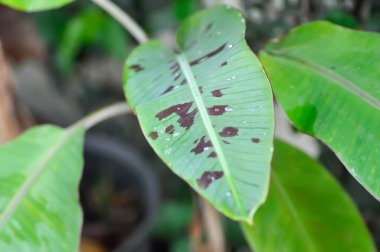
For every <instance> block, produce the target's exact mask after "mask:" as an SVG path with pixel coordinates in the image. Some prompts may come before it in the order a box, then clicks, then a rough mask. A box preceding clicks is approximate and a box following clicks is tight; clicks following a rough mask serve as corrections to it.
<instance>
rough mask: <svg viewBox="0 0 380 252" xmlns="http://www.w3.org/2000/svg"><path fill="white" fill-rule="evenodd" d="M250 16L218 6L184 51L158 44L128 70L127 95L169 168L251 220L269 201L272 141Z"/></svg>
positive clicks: (189, 33)
mask: <svg viewBox="0 0 380 252" xmlns="http://www.w3.org/2000/svg"><path fill="white" fill-rule="evenodd" d="M244 35H245V22H244V18H243V17H242V15H241V14H240V12H238V11H237V10H235V9H233V8H230V7H228V6H218V7H215V8H212V9H209V10H205V11H201V12H199V13H197V14H195V15H193V16H191V17H190V18H188V19H186V20H185V21H184V23H183V24H182V25H181V27H180V28H179V32H178V34H177V42H178V47H179V52H178V53H173V52H172V51H170V50H169V49H167V48H166V47H165V46H164V45H163V44H162V43H160V42H158V41H150V42H148V43H145V44H143V45H142V46H139V47H138V48H137V49H135V50H134V51H133V52H132V54H131V55H130V56H129V58H128V60H127V62H126V65H125V94H126V97H127V100H128V102H129V104H130V106H131V108H132V109H133V110H135V112H136V113H137V116H138V119H139V121H140V124H141V127H142V129H143V132H144V134H145V136H146V138H147V139H148V141H149V143H150V144H151V145H152V147H153V148H154V150H155V151H156V152H157V154H158V155H159V156H160V157H161V158H162V159H163V160H164V161H165V162H166V163H167V165H168V166H169V167H170V168H171V169H172V170H173V171H174V172H175V173H176V174H178V175H179V176H180V177H182V178H183V179H184V180H185V181H187V182H188V183H189V184H190V185H191V186H192V187H193V188H194V189H195V190H196V191H197V192H199V193H200V194H201V195H202V196H204V197H205V198H206V199H207V200H208V201H209V202H211V203H212V204H213V205H214V206H215V207H216V208H217V209H218V210H220V211H221V212H223V213H224V214H225V215H227V216H228V217H230V218H232V219H235V220H245V221H251V220H252V216H253V214H254V212H255V210H256V209H257V207H258V206H259V205H261V204H262V203H263V202H264V200H265V198H266V195H267V191H268V183H269V174H270V160H271V156H272V141H273V128H274V125H273V124H274V119H273V98H272V93H271V88H270V84H269V82H268V79H267V77H266V75H265V72H264V70H263V68H262V66H261V65H260V63H259V61H258V60H257V58H256V57H255V56H254V54H253V53H252V52H251V50H250V49H249V48H248V46H247V44H246V42H245V39H244Z"/></svg>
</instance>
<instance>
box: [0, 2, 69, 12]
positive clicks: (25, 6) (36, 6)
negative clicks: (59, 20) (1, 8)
mask: <svg viewBox="0 0 380 252" xmlns="http://www.w3.org/2000/svg"><path fill="white" fill-rule="evenodd" d="M73 1H74V0H0V3H2V4H5V5H8V6H10V7H12V8H14V9H17V10H22V11H42V10H48V9H55V8H59V7H61V6H63V5H66V4H68V3H71V2H73Z"/></svg>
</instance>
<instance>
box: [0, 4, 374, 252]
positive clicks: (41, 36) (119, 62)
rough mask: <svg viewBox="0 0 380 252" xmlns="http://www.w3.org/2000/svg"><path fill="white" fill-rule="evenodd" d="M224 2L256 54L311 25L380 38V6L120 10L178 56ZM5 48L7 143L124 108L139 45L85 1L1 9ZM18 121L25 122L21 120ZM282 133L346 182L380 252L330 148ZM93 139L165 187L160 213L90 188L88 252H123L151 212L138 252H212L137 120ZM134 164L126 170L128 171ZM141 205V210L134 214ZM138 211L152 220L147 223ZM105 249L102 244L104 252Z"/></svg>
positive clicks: (108, 126) (100, 130) (368, 199)
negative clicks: (109, 143)
mask: <svg viewBox="0 0 380 252" xmlns="http://www.w3.org/2000/svg"><path fill="white" fill-rule="evenodd" d="M222 2H223V3H228V4H231V5H233V6H235V7H237V8H239V9H241V11H242V12H243V13H244V14H245V16H246V18H247V24H248V29H247V40H248V43H249V45H250V46H251V48H252V49H253V50H254V51H256V52H257V51H258V50H259V49H261V48H262V47H263V46H264V45H265V44H266V43H267V42H268V41H269V40H270V39H273V38H276V37H278V36H281V35H283V34H284V33H286V32H288V31H289V30H290V29H291V28H292V27H295V26H297V25H299V24H301V23H305V22H308V21H311V20H319V19H322V20H328V21H330V22H333V23H336V24H339V25H342V26H345V27H349V28H353V29H360V30H367V31H373V32H380V0H234V1H232V0H230V1H228V0H225V1H222V0H203V1H201V0H171V1H169V0H117V1H115V3H117V4H118V5H119V6H121V7H122V8H123V9H124V10H126V11H127V12H128V13H129V14H131V16H132V17H133V18H134V19H135V20H136V21H137V22H138V23H139V24H140V25H141V26H143V27H144V28H145V29H146V31H147V32H148V33H149V34H150V35H151V36H152V37H154V38H157V39H159V40H161V41H164V42H165V43H166V44H167V45H168V46H169V47H171V48H175V30H176V28H177V27H178V25H179V24H180V23H181V22H182V20H184V18H186V17H187V16H189V15H190V14H192V13H194V12H196V11H197V10H200V9H202V8H204V7H208V6H212V5H215V4H218V3H222ZM0 40H1V45H2V49H3V52H4V57H1V59H0V73H1V75H0V90H1V93H0V97H1V98H0V104H1V105H0V112H1V113H0V117H1V118H0V124H1V125H0V126H1V127H0V129H1V130H0V136H1V137H0V140H1V141H2V142H1V143H5V142H6V141H8V140H9V139H11V138H13V137H14V136H16V135H17V134H18V133H19V132H21V131H22V130H23V129H25V128H27V127H29V126H31V125H33V124H35V123H54V124H58V125H61V126H67V125H69V124H71V123H73V122H75V121H76V120H78V119H79V118H81V117H82V116H83V115H85V114H87V113H88V112H90V111H92V110H94V109H96V108H99V107H101V106H102V105H105V104H108V103H110V102H112V101H119V100H122V99H123V98H124V95H123V91H122V85H121V83H122V69H123V61H124V59H125V58H126V56H127V55H128V53H129V52H130V51H131V50H132V49H133V48H134V47H135V46H136V45H137V43H136V42H135V41H134V40H133V39H132V38H131V37H130V36H129V35H128V33H127V32H126V31H124V29H123V28H122V27H121V26H120V25H119V24H118V23H117V22H116V21H114V20H113V19H112V18H111V17H110V16H109V15H108V14H106V13H104V12H103V11H102V10H100V9H99V8H98V7H97V6H95V5H93V4H92V3H91V2H90V1H79V0H78V1H76V2H75V3H73V4H70V5H68V6H66V7H64V8H61V9H57V10H54V11H48V12H38V13H33V14H23V13H19V12H16V11H14V10H11V9H8V8H6V7H4V6H0ZM36 97H38V99H35V98H36ZM15 111H16V112H17V113H13V112H15ZM280 115H281V114H280ZM278 124H279V125H278V127H277V132H276V134H277V136H278V137H280V138H286V140H288V141H290V142H292V143H293V144H295V145H297V146H300V147H301V148H302V149H304V150H305V151H306V152H307V153H309V155H312V156H314V157H316V158H319V159H320V161H321V162H322V163H323V164H324V165H325V166H326V167H327V168H328V169H329V170H330V172H331V173H332V174H333V175H334V176H336V177H337V178H338V179H339V180H340V182H341V183H342V184H343V186H344V187H345V188H346V190H347V191H348V192H349V194H350V195H351V196H352V197H353V199H354V200H355V202H356V204H357V206H358V208H359V209H360V211H361V213H362V215H363V217H364V219H365V221H366V223H367V225H368V226H369V229H370V231H371V232H372V235H373V237H374V238H375V240H376V242H377V245H378V246H380V206H379V204H378V202H377V201H376V200H375V199H373V198H372V196H370V195H369V194H368V193H367V192H366V191H365V190H364V189H363V188H362V187H361V186H360V185H359V184H358V183H357V182H356V181H355V180H354V179H353V178H352V177H351V176H350V175H349V174H348V172H347V171H346V169H344V167H343V165H342V164H341V163H340V161H339V160H338V159H337V158H336V156H335V155H334V153H333V152H331V151H330V150H329V149H328V148H327V147H325V146H324V145H323V144H321V143H320V142H317V141H316V140H312V139H311V138H308V137H306V136H304V135H302V134H301V133H299V132H296V130H295V129H294V128H292V127H291V126H290V125H289V124H288V123H287V120H286V118H285V117H284V116H280V117H279V119H278ZM7 129H8V130H7ZM9 129H12V130H9ZM14 129H18V130H14ZM91 133H92V134H95V135H102V136H106V138H107V139H111V140H112V139H114V140H115V139H117V140H118V141H117V142H119V143H124V145H128V146H129V147H128V148H132V149H133V152H136V155H135V156H137V157H138V158H139V159H140V160H142V162H144V169H146V170H147V171H148V173H149V174H150V175H149V176H151V177H153V178H156V181H158V186H157V187H156V188H150V189H147V190H154V191H157V192H159V193H158V194H157V196H155V197H156V198H157V200H158V197H159V201H160V204H159V207H158V205H157V204H155V203H154V204H153V203H152V204H151V203H147V205H144V204H145V203H144V202H142V201H141V197H139V195H140V194H139V193H140V191H139V190H140V189H138V190H137V189H133V187H132V189H131V188H130V187H127V189H125V190H124V189H120V188H119V187H117V186H115V183H116V182H115V181H116V180H115V177H117V176H118V175H115V174H116V173H112V174H111V173H107V172H106V175H103V176H101V177H100V179H98V180H95V181H97V182H96V183H95V182H94V183H92V184H91V183H90V184H84V185H86V186H82V187H83V188H82V189H83V190H82V191H83V192H82V191H81V193H82V201H83V200H87V202H82V204H84V205H85V204H89V205H91V207H90V208H86V207H85V208H84V211H85V226H84V232H83V243H82V250H83V251H88V252H90V251H111V250H112V249H115V248H117V247H118V246H120V244H121V243H123V240H128V239H129V238H130V236H131V233H133V232H135V230H136V229H137V227H138V226H139V225H138V223H139V222H141V221H142V219H144V218H147V217H146V216H148V214H146V213H148V212H149V211H146V210H144V209H142V208H144V207H146V206H148V207H151V206H153V207H154V208H157V209H154V211H152V213H150V214H151V215H156V218H155V219H156V221H155V224H154V226H153V227H152V228H151V225H147V227H146V229H147V230H146V235H145V234H144V235H143V236H144V239H147V240H144V244H139V246H140V245H144V246H142V247H140V250H138V251H144V250H145V251H172V252H177V251H189V250H190V247H192V248H194V251H207V246H206V247H205V246H204V245H202V243H203V241H204V236H205V233H207V232H206V231H205V227H204V222H203V221H202V219H204V218H207V217H205V216H203V215H204V213H205V211H202V206H201V205H202V204H199V202H198V200H197V198H196V197H195V196H194V193H193V192H192V191H191V190H190V189H189V188H188V186H187V185H186V184H185V183H184V182H182V181H181V180H180V179H179V178H177V177H176V176H175V175H173V174H172V173H171V172H170V170H168V169H167V168H165V165H164V164H163V163H162V162H161V161H160V160H159V159H158V158H157V157H156V155H155V154H154V152H153V151H152V149H151V148H150V147H149V145H148V143H147V142H146V141H145V139H144V137H143V135H142V133H141V130H140V128H139V126H138V122H137V120H136V118H135V117H134V116H132V115H130V116H126V117H123V118H117V119H114V120H112V121H110V122H107V123H105V124H101V125H99V126H96V127H95V128H94V129H92V130H91ZM289 134H290V135H291V137H289ZM90 149H91V148H90ZM90 156H91V155H90ZM105 158H107V157H105ZM108 158H109V157H108ZM93 159H94V158H93ZM138 162H139V161H138ZM90 164H91V166H97V167H100V168H101V166H107V165H110V166H112V165H113V166H115V167H116V166H120V164H112V162H108V163H107V162H106V163H102V162H95V163H94V162H93V161H91V160H90V161H88V163H87V166H88V165H90ZM134 164H135V163H133V162H132V163H128V162H126V163H125V164H123V165H124V166H134ZM123 165H121V166H123ZM93 169H94V168H92V167H89V168H88V169H86V170H85V174H87V172H88V173H90V175H87V177H91V170H93ZM108 170H110V169H108ZM136 176H137V175H136ZM142 177H144V176H143V175H142ZM137 180H138V179H137ZM126 181H128V180H125V183H127V182H126ZM142 181H144V179H142ZM83 183H85V182H83ZM141 183H142V184H144V182H141ZM143 186H144V185H143ZM136 188H138V187H136ZM136 190H137V191H136ZM94 192H97V193H94ZM98 192H101V193H98ZM94 195H98V196H96V197H95V196H94ZM99 195H102V197H100V196H99ZM94 197H95V198H94ZM136 202H137V203H136ZM152 202H154V200H153V201H152ZM138 204H140V205H139V206H140V208H137V209H136V208H134V207H136V205H138ZM150 204H151V205H150ZM120 211H122V212H121V213H129V214H131V216H135V217H136V218H135V219H133V218H132V219H128V220H126V219H125V218H124V217H125V216H124V217H120V216H123V214H121V213H120ZM140 211H142V212H144V214H142V215H141V216H140V215H139V212H140ZM133 214H134V215H133ZM94 218H95V221H94ZM115 218H118V220H124V221H122V222H123V223H124V225H127V227H125V226H124V227H123V228H121V229H119V230H121V231H120V232H124V233H123V234H121V235H119V236H112V235H109V234H110V231H109V230H107V229H110V226H111V225H112V224H110V223H114V219H115ZM149 218H150V217H149ZM112 220H113V221H112ZM94 223H95V224H96V225H94ZM99 223H101V225H99ZM222 223H223V232H224V233H225V235H226V238H225V241H226V242H227V249H226V251H248V246H247V244H246V242H245V241H244V238H243V236H242V234H241V231H240V229H239V226H238V224H237V223H234V222H232V221H229V220H227V219H224V218H223V220H222ZM128 225H129V226H128ZM123 230H124V231H123ZM125 230H129V231H128V232H125ZM99 237H102V239H103V240H102V239H100V238H99ZM107 237H108V238H107ZM110 237H111V238H110ZM115 237H118V238H115ZM104 239H105V240H104ZM107 239H108V240H107ZM110 239H111V240H110ZM112 239H113V240H112ZM99 240H102V241H103V242H102V243H99ZM120 251H128V250H120Z"/></svg>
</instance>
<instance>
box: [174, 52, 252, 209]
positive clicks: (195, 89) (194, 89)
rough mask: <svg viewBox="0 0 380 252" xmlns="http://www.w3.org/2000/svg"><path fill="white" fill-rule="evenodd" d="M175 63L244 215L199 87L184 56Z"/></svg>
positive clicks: (179, 55)
mask: <svg viewBox="0 0 380 252" xmlns="http://www.w3.org/2000/svg"><path fill="white" fill-rule="evenodd" d="M177 61H178V63H179V65H180V68H181V71H182V72H183V74H184V76H185V78H186V80H187V83H188V86H189V87H190V90H191V94H192V96H193V98H194V101H195V103H196V105H197V108H198V111H199V114H200V116H201V118H202V122H203V124H204V126H205V128H206V132H207V134H208V136H209V138H210V141H211V143H212V145H213V147H214V149H215V152H216V154H217V158H218V159H219V161H220V164H221V166H222V169H223V172H224V175H225V176H224V177H225V178H226V181H227V184H228V185H229V187H230V190H231V194H232V197H233V198H234V200H235V202H236V204H237V206H238V208H239V210H240V211H241V214H242V215H245V211H244V209H243V207H242V205H241V202H240V197H239V194H238V192H237V189H236V185H235V182H234V181H233V180H232V179H231V172H230V168H229V165H228V162H227V160H226V159H225V155H224V152H223V149H222V146H221V144H220V142H219V140H218V137H217V135H216V133H215V130H214V128H213V126H212V123H211V120H210V118H209V115H208V113H207V109H206V106H205V104H204V102H203V99H202V95H201V93H200V91H199V86H198V84H197V81H196V80H195V77H194V74H193V72H192V70H191V67H190V65H189V61H188V60H187V58H186V55H185V54H183V53H181V54H178V55H177Z"/></svg>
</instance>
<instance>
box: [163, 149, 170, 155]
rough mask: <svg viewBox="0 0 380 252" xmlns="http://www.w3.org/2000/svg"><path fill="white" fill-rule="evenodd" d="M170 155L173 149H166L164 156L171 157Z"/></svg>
mask: <svg viewBox="0 0 380 252" xmlns="http://www.w3.org/2000/svg"><path fill="white" fill-rule="evenodd" d="M170 153H172V148H169V149H166V150H165V151H164V154H166V155H169V154H170Z"/></svg>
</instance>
